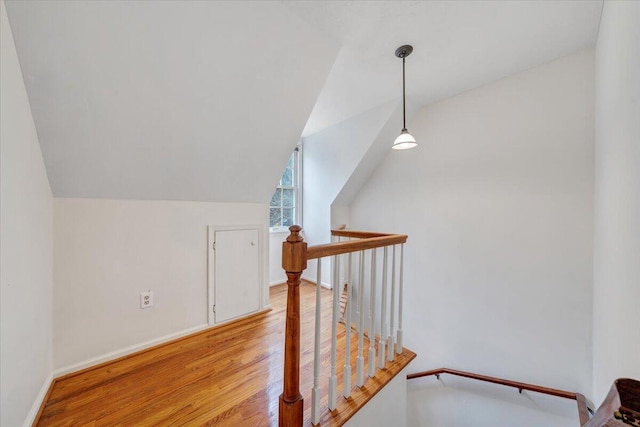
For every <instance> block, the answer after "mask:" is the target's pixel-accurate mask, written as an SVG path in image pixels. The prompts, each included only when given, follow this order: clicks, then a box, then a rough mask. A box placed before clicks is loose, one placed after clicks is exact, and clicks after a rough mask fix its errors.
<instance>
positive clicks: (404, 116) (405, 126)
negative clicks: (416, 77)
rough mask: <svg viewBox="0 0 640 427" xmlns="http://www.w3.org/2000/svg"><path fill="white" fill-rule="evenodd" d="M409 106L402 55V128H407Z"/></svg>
mask: <svg viewBox="0 0 640 427" xmlns="http://www.w3.org/2000/svg"><path fill="white" fill-rule="evenodd" d="M406 117H407V107H406V101H405V95H404V56H403V57H402V130H407V118H406Z"/></svg>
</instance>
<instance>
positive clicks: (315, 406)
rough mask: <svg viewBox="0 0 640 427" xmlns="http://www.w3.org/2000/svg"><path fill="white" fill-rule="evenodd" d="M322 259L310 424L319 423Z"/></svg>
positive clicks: (320, 263)
mask: <svg viewBox="0 0 640 427" xmlns="http://www.w3.org/2000/svg"><path fill="white" fill-rule="evenodd" d="M321 283H322V258H318V274H317V279H316V324H315V326H316V330H315V341H314V344H313V388H312V389H311V423H312V424H318V423H319V422H320V315H321V309H320V302H321V295H320V289H321V288H322V286H321V285H320V284H321Z"/></svg>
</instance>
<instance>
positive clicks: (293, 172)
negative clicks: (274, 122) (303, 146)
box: [269, 147, 302, 231]
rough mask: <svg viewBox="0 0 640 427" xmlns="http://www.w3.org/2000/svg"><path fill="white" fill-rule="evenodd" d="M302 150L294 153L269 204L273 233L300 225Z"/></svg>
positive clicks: (297, 149)
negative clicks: (300, 165) (300, 157)
mask: <svg viewBox="0 0 640 427" xmlns="http://www.w3.org/2000/svg"><path fill="white" fill-rule="evenodd" d="M299 156H300V150H299V148H298V147H296V149H295V150H294V151H293V153H292V154H291V157H289V161H288V162H287V167H286V168H285V170H284V172H283V173H282V177H281V178H280V182H279V183H278V186H277V187H276V191H275V193H273V196H272V197H271V203H269V227H270V229H271V231H285V230H287V228H288V227H290V226H292V225H294V224H298V225H300V200H301V199H302V198H301V197H300V167H299V164H300V161H299Z"/></svg>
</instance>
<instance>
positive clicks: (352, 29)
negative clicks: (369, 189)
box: [285, 0, 602, 135]
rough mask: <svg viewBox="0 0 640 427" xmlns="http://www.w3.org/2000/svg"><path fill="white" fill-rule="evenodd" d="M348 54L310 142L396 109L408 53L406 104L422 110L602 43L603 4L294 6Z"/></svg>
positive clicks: (323, 100) (317, 114)
mask: <svg viewBox="0 0 640 427" xmlns="http://www.w3.org/2000/svg"><path fill="white" fill-rule="evenodd" d="M285 4H286V6H287V7H288V8H289V9H290V10H292V11H294V12H295V13H296V14H297V15H299V16H300V17H301V18H302V19H304V20H305V21H307V22H308V23H310V24H311V25H313V26H315V27H317V28H319V29H320V30H321V31H323V32H324V33H325V34H327V35H328V36H329V37H331V38H333V39H335V40H337V41H338V42H339V43H340V45H341V46H342V49H341V51H340V53H339V54H338V58H337V60H336V63H335V64H334V66H333V69H332V70H331V74H330V75H329V79H328V80H327V83H326V84H325V86H324V88H323V90H322V93H321V95H320V98H319V99H318V102H317V104H316V105H315V108H314V110H313V114H312V115H311V118H310V120H309V121H308V123H307V126H306V128H305V131H304V132H305V135H309V134H312V133H315V132H317V131H319V130H321V129H323V128H326V127H328V126H331V125H334V124H336V123H338V122H340V121H342V120H344V119H345V118H348V117H352V116H354V115H356V114H358V113H361V112H363V111H365V110H368V109H370V108H372V107H373V106H375V105H380V104H382V103H384V102H387V101H389V100H392V99H397V98H398V97H399V96H400V95H401V93H402V92H401V91H402V61H401V60H400V59H399V58H396V57H395V55H394V52H395V50H396V48H397V47H399V46H401V45H403V44H411V45H413V47H414V52H413V54H411V56H409V57H408V58H407V60H406V61H407V65H406V68H407V70H406V74H407V96H409V97H412V98H413V99H414V100H415V101H416V102H417V103H418V104H419V105H424V104H428V103H431V102H434V101H436V100H440V99H444V98H448V97H450V96H453V95H456V94H459V93H461V92H463V91H466V90H469V89H472V88H475V87H478V86H481V85H483V84H486V83H489V82H491V81H494V80H497V79H499V78H501V77H505V76H507V75H510V74H513V73H515V72H518V71H522V70H525V69H528V68H531V67H534V66H536V65H540V64H543V63H545V62H549V61H551V60H553V59H556V58H559V57H562V56H566V55H569V54H571V53H574V52H576V51H579V50H582V49H585V48H589V47H593V46H594V45H595V42H596V38H597V33H598V26H599V22H600V13H601V10H602V0H598V1H588V0H582V1H553V0H549V1H542V0H535V1H526V0H520V1H477V0H474V1H375V2H364V1H362V2H345V1H326V2H325V1H316V2H298V1H287V2H285Z"/></svg>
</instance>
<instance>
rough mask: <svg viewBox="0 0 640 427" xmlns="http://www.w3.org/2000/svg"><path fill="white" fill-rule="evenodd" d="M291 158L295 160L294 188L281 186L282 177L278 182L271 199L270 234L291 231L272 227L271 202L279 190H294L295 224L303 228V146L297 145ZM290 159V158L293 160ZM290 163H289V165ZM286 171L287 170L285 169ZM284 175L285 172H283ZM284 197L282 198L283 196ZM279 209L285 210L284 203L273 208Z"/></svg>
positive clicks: (287, 227) (286, 226) (285, 226)
mask: <svg viewBox="0 0 640 427" xmlns="http://www.w3.org/2000/svg"><path fill="white" fill-rule="evenodd" d="M291 157H292V158H293V174H292V177H291V178H292V180H293V186H288V185H281V184H280V183H281V182H282V176H281V177H280V179H279V180H278V185H276V188H275V190H274V192H273V193H272V195H271V199H269V232H270V233H285V232H288V231H289V226H288V225H278V226H275V227H271V208H272V206H271V200H272V199H273V195H274V194H275V192H276V191H277V190H279V189H293V224H294V225H300V226H302V146H301V145H297V146H296V148H295V149H294V150H293V152H292V153H291ZM291 157H290V158H291ZM288 164H289V162H288V161H287V165H288ZM285 169H286V168H285ZM282 173H283V175H284V171H283V172H282ZM281 197H282V196H281ZM277 207H279V208H280V209H283V206H282V201H281V202H280V206H273V208H277Z"/></svg>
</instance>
